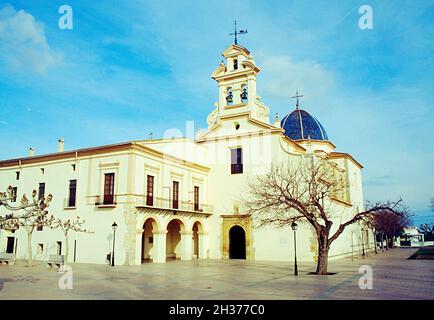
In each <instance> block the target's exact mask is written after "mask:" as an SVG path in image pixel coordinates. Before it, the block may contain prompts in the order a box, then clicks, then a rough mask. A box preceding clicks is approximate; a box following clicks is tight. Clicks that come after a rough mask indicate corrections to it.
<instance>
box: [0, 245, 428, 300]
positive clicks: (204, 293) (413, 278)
mask: <svg viewBox="0 0 434 320" xmlns="http://www.w3.org/2000/svg"><path fill="white" fill-rule="evenodd" d="M414 252H416V249H403V248H402V249H401V248H396V249H393V250H389V251H387V252H384V253H379V254H374V253H372V254H370V255H369V256H368V257H366V258H364V259H362V258H358V259H354V260H352V259H350V258H348V259H340V260H336V261H331V262H330V266H329V271H330V272H336V274H335V275H329V276H318V275H310V274H309V272H312V271H314V265H313V264H306V263H301V264H299V276H298V277H296V276H294V274H293V273H294V269H293V265H292V263H283V262H262V261H245V260H203V261H202V260H201V261H199V260H194V261H170V262H167V263H165V264H152V263H148V264H143V265H141V266H134V267H125V266H118V267H109V266H107V265H90V264H71V267H72V270H73V289H59V279H60V277H61V276H62V274H60V273H58V272H57V269H56V268H52V269H49V268H47V267H46V266H45V264H43V263H41V262H39V263H38V264H37V265H36V266H34V267H32V268H28V267H26V266H25V262H24V261H19V262H18V263H17V265H15V266H5V265H2V266H0V287H1V290H0V299H193V300H200V299H211V300H212V299H243V300H251V299H273V300H274V299H434V261H433V260H407V258H408V257H409V256H410V255H411V254H413V253H414ZM362 265H369V266H371V267H372V269H373V289H372V290H361V289H360V288H359V285H358V283H359V279H360V277H361V276H362V274H359V267H360V266H362Z"/></svg>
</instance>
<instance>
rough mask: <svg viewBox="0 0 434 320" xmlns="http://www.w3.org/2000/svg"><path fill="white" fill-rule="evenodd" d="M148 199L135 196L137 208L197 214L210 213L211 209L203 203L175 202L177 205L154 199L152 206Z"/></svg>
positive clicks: (162, 199)
mask: <svg viewBox="0 0 434 320" xmlns="http://www.w3.org/2000/svg"><path fill="white" fill-rule="evenodd" d="M150 204H151V201H150V199H149V198H148V197H147V196H146V195H143V196H142V195H137V196H136V206H137V207H147V208H158V209H170V210H179V211H190V212H198V213H202V212H203V213H212V212H213V207H212V206H211V205H208V204H204V203H195V202H193V201H181V200H178V201H177V205H176V204H175V203H174V201H173V199H167V198H159V197H154V198H153V201H152V205H150Z"/></svg>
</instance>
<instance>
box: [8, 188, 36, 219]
mask: <svg viewBox="0 0 434 320" xmlns="http://www.w3.org/2000/svg"><path fill="white" fill-rule="evenodd" d="M13 190H14V189H13V188H12V186H9V187H8V188H7V189H6V192H0V206H3V207H5V208H6V209H7V210H9V211H11V213H10V214H7V215H5V216H4V217H3V216H0V226H1V224H3V223H5V222H6V221H7V220H14V219H18V218H22V219H25V218H26V217H30V216H32V215H34V214H35V208H37V203H36V204H35V202H34V201H33V202H29V199H27V197H26V195H25V194H23V196H22V198H21V201H20V203H19V204H18V205H16V204H15V201H16V199H17V195H16V194H14V192H13ZM33 193H36V190H33ZM12 203H14V204H12ZM12 225H13V223H12Z"/></svg>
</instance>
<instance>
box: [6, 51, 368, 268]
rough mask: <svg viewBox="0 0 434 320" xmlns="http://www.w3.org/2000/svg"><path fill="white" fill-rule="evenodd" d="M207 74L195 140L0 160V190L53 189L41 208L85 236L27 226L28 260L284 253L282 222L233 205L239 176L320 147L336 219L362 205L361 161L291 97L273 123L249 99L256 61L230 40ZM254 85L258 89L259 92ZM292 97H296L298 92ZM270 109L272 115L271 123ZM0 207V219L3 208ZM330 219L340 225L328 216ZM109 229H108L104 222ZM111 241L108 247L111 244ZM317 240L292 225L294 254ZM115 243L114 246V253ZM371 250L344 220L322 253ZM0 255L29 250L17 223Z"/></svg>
mask: <svg viewBox="0 0 434 320" xmlns="http://www.w3.org/2000/svg"><path fill="white" fill-rule="evenodd" d="M222 55H223V57H224V60H223V61H222V63H221V64H220V65H219V66H218V67H217V68H216V69H215V70H214V72H213V73H212V75H211V76H212V78H213V79H214V80H215V81H216V83H217V91H218V101H217V102H216V103H215V108H214V109H213V110H211V108H210V113H209V115H208V117H207V125H208V127H207V129H206V130H200V131H198V132H196V133H195V134H194V136H193V137H186V138H170V137H169V138H164V139H149V140H136V141H128V142H124V143H118V144H112V145H104V146H97V147H89V148H85V149H78V150H65V148H64V141H63V140H62V139H60V140H59V141H58V150H57V152H55V153H51V154H45V155H37V154H35V153H34V150H33V149H32V150H30V153H29V156H27V157H23V158H17V159H9V160H2V161H0V190H2V191H5V190H6V188H7V187H8V186H12V187H13V188H14V192H15V194H16V195H17V199H20V198H21V196H22V195H23V194H26V195H27V197H30V195H31V193H32V190H33V189H36V190H37V191H38V193H39V195H40V196H41V195H44V194H45V195H48V194H50V193H51V194H53V201H52V203H51V205H50V207H49V208H48V211H49V214H53V215H54V216H55V217H58V218H62V219H73V218H75V217H76V216H79V217H80V218H82V219H84V220H85V221H86V228H88V229H91V230H92V231H93V233H74V232H71V233H70V234H69V245H68V246H66V245H65V238H64V235H63V233H62V231H61V230H59V229H54V230H50V229H44V228H42V229H41V228H39V229H38V230H36V231H35V232H34V233H33V237H32V246H33V248H32V250H33V255H34V257H33V259H34V260H48V259H49V256H50V255H64V254H65V250H66V248H68V250H69V252H68V260H69V261H68V262H78V263H95V264H104V263H108V260H107V256H108V255H109V254H113V250H114V254H115V257H116V265H121V264H122V265H140V264H142V263H164V262H166V261H170V260H172V259H180V260H192V259H247V260H265V261H293V259H294V238H293V233H292V231H291V230H290V228H277V227H273V226H267V227H263V228H255V227H254V225H253V220H252V217H251V216H250V215H248V214H246V211H245V208H244V207H243V201H242V200H241V199H243V196H245V195H246V193H247V191H248V185H247V183H248V181H249V180H251V179H254V177H255V176H257V175H261V174H264V173H265V172H267V170H269V169H270V168H271V165H272V164H273V163H281V162H286V161H288V159H297V158H300V157H303V156H306V155H308V154H318V155H321V156H323V157H326V158H327V159H330V161H331V162H332V163H333V164H334V165H335V167H336V170H338V171H339V172H341V173H342V175H343V177H344V179H346V182H347V184H348V188H347V190H346V191H345V192H342V193H341V194H339V195H338V196H337V197H336V198H331V199H329V201H331V202H333V203H334V207H335V208H336V210H337V212H338V213H339V214H338V215H341V216H342V215H344V216H352V215H354V214H355V213H356V212H358V211H360V210H362V209H363V206H364V204H363V202H364V200H363V189H362V175H361V169H362V165H361V164H360V163H359V162H357V160H355V159H354V158H353V157H352V156H351V155H350V154H348V153H344V152H337V151H335V149H336V147H335V145H334V144H333V142H332V141H331V140H330V137H329V136H328V135H327V132H326V130H325V128H324V127H323V126H322V125H321V123H320V122H319V121H318V120H317V119H316V118H315V117H314V116H312V115H311V114H310V113H308V112H307V111H306V110H304V109H301V108H300V105H299V103H298V100H297V104H296V107H295V109H294V110H289V111H290V112H289V113H288V114H287V115H286V116H284V117H283V118H282V119H279V117H278V116H277V114H272V115H271V114H270V108H269V106H267V105H266V104H265V103H264V102H263V101H262V100H261V98H260V96H259V95H258V92H259V91H260V90H258V91H257V88H256V77H257V76H258V74H259V72H260V69H259V67H258V66H257V65H256V62H255V60H254V59H253V57H252V54H251V53H250V52H249V50H247V49H246V48H244V47H242V46H240V45H238V44H231V45H230V46H229V47H228V48H227V49H226V50H225V51H223V53H222ZM258 89H260V88H258ZM297 99H298V98H297ZM270 117H271V122H270ZM7 213H9V212H7V210H6V209H5V208H4V207H0V215H2V216H4V215H5V214H7ZM337 219H338V220H337V222H336V223H335V224H336V225H337V224H339V218H337ZM114 223H115V224H116V225H117V229H116V232H115V233H114V229H113V227H112V225H113V224H114ZM113 242H114V243H113ZM317 246H318V244H317V239H316V235H315V233H314V231H313V230H312V229H311V227H310V226H309V225H306V224H303V225H300V227H299V229H298V231H297V258H298V259H299V260H301V261H310V262H314V261H315V259H316V256H317ZM113 248H114V249H113ZM372 249H373V237H372V234H371V233H370V231H368V230H366V229H364V228H363V226H362V225H359V224H354V225H352V226H350V227H348V228H347V229H346V230H345V231H344V233H343V234H342V235H341V236H340V237H339V238H338V239H337V240H336V241H335V242H334V243H333V245H332V247H331V250H330V255H329V256H330V258H331V259H334V258H339V257H344V256H351V255H353V256H357V255H360V254H361V252H362V250H372ZM0 252H7V253H13V254H15V256H16V259H25V258H26V255H27V233H26V232H25V230H22V229H18V230H16V231H10V230H0Z"/></svg>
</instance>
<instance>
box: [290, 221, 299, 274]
mask: <svg viewBox="0 0 434 320" xmlns="http://www.w3.org/2000/svg"><path fill="white" fill-rule="evenodd" d="M297 226H298V225H297V224H296V223H295V221H293V222H292V224H291V229H292V231H294V275H295V276H298V268H297V233H296V232H297Z"/></svg>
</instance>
